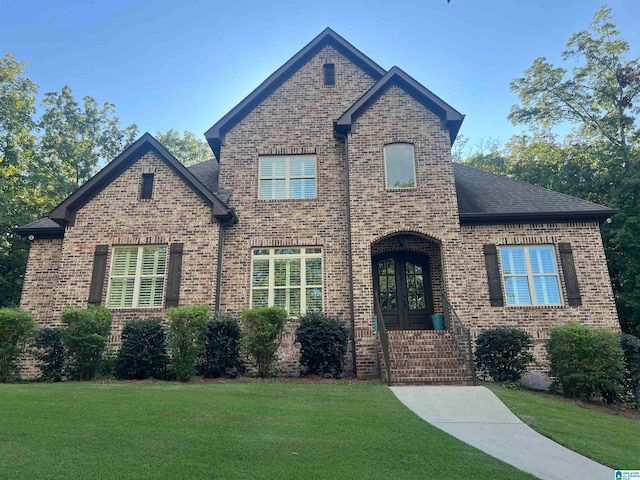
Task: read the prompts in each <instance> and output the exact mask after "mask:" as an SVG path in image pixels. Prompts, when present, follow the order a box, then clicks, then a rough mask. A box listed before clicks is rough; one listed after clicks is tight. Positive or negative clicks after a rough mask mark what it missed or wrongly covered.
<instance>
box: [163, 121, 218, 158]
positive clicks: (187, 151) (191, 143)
mask: <svg viewBox="0 0 640 480" xmlns="http://www.w3.org/2000/svg"><path fill="white" fill-rule="evenodd" d="M155 138H156V140H158V141H159V142H160V143H161V144H162V145H163V146H164V147H165V148H166V149H167V150H169V152H171V154H172V155H173V156H174V157H176V158H177V159H178V160H180V162H182V163H183V164H184V165H195V164H196V163H200V162H204V161H207V160H209V159H210V158H212V156H211V148H209V145H208V144H207V142H205V141H203V140H199V139H198V138H197V137H196V136H195V135H194V134H193V133H191V132H188V131H186V130H185V131H184V132H183V133H182V136H180V133H179V132H177V131H176V130H173V129H171V130H169V131H167V132H166V133H162V132H156V135H155Z"/></svg>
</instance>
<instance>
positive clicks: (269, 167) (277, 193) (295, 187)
mask: <svg viewBox="0 0 640 480" xmlns="http://www.w3.org/2000/svg"><path fill="white" fill-rule="evenodd" d="M259 163H260V167H259V170H260V193H259V198H260V199H261V200H276V199H283V198H316V157H315V155H286V156H281V157H280V156H279V157H276V156H268V157H260V160H259Z"/></svg>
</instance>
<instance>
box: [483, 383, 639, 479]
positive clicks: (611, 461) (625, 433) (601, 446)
mask: <svg viewBox="0 0 640 480" xmlns="http://www.w3.org/2000/svg"><path fill="white" fill-rule="evenodd" d="M490 388H491V391H492V392H493V393H495V394H496V395H497V396H498V397H500V400H502V401H503V402H504V403H505V405H507V407H509V408H510V409H511V411H513V413H515V414H516V415H517V416H518V417H519V418H520V419H521V420H522V421H523V422H525V423H526V424H527V425H529V426H530V427H531V428H533V429H534V430H536V431H538V432H540V433H541V434H542V435H544V436H546V437H549V438H551V439H552V440H554V441H556V442H558V443H560V444H562V445H564V446H566V447H567V448H569V449H571V450H573V451H575V452H578V453H581V454H582V455H584V456H585V457H589V458H591V459H593V460H596V461H597V462H600V463H602V464H604V465H607V466H609V467H611V468H615V469H621V470H625V469H626V470H637V469H638V468H640V422H637V421H635V420H630V419H627V418H623V417H618V416H615V415H609V414H606V413H602V412H598V411H594V410H588V409H585V408H580V407H578V406H577V405H573V404H572V403H567V402H563V401H560V400H552V399H549V398H545V397H542V396H540V395H534V394H532V393H529V392H525V391H522V390H510V389H506V388H503V387H490Z"/></svg>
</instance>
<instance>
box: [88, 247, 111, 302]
mask: <svg viewBox="0 0 640 480" xmlns="http://www.w3.org/2000/svg"><path fill="white" fill-rule="evenodd" d="M107 252H109V245H96V250H95V252H94V254H93V272H92V273H91V288H90V289H89V302H88V303H89V304H90V305H100V304H101V303H102V290H103V287H104V275H105V272H106V270H107Z"/></svg>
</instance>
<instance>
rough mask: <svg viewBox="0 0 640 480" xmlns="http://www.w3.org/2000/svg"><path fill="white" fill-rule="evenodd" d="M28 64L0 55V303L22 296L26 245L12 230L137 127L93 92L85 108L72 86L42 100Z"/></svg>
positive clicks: (40, 212) (54, 199)
mask: <svg viewBox="0 0 640 480" xmlns="http://www.w3.org/2000/svg"><path fill="white" fill-rule="evenodd" d="M37 103H38V89H37V86H36V84H35V83H34V82H33V81H32V80H31V79H29V78H28V76H27V75H26V63H25V62H19V61H17V60H16V59H15V58H14V57H13V56H11V55H10V54H6V55H4V56H3V57H0V307H2V306H16V305H17V304H18V303H19V301H20V291H21V288H22V279H23V275H24V270H25V266H26V263H27V252H28V244H27V243H26V242H25V241H23V240H22V239H21V238H20V237H19V236H17V235H15V234H13V233H12V229H13V228H15V227H17V226H19V225H24V224H26V223H29V222H32V221H34V220H37V219H38V218H39V217H40V216H42V215H43V214H45V213H46V212H47V211H49V210H51V209H52V208H53V207H54V206H55V205H56V204H57V203H59V202H60V201H61V200H62V199H63V198H64V197H66V196H67V195H68V194H70V193H71V192H72V191H73V190H74V189H75V188H76V187H77V186H78V185H80V184H81V183H83V182H84V181H86V180H87V179H88V178H89V177H90V176H91V175H93V174H94V173H95V171H96V169H97V167H98V165H99V164H100V163H106V162H107V161H110V160H111V159H113V158H114V157H115V156H116V155H118V154H119V153H120V152H121V151H122V150H124V148H125V147H126V146H127V145H128V144H129V143H131V142H132V141H133V139H134V137H135V136H136V135H137V132H138V128H137V127H136V126H135V125H130V126H128V127H126V128H121V127H120V121H119V119H118V117H116V116H115V107H114V106H113V105H112V104H109V103H105V104H104V105H103V106H102V107H99V106H98V103H97V102H96V101H95V100H94V99H93V98H91V97H85V98H84V100H83V104H82V106H80V105H79V104H78V103H77V102H76V101H75V99H74V98H73V94H72V92H71V89H70V88H69V87H66V86H65V87H64V88H63V89H62V90H61V92H59V93H58V92H52V93H48V94H46V95H45V96H44V98H43V99H42V106H43V107H44V112H43V114H42V116H41V117H40V118H37V117H36V105H37Z"/></svg>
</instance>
